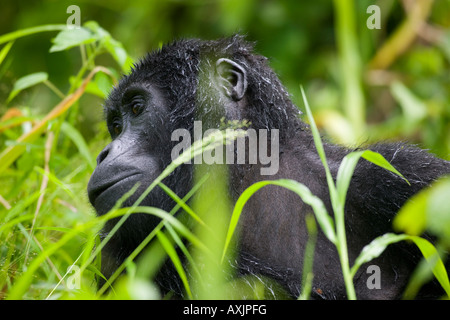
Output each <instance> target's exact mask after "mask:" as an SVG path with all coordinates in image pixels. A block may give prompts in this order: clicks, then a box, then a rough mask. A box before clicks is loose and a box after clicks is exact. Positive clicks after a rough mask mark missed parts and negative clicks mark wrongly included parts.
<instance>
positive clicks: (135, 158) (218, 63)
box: [88, 35, 450, 299]
mask: <svg viewBox="0 0 450 320" xmlns="http://www.w3.org/2000/svg"><path fill="white" fill-rule="evenodd" d="M253 47H254V44H253V43H250V42H248V41H246V40H245V39H244V37H243V36H241V35H234V36H232V37H227V38H223V39H219V40H214V41H203V40H199V39H182V40H177V41H175V42H173V43H171V44H168V45H165V46H162V47H161V48H160V49H158V50H156V51H154V52H152V53H150V54H148V55H147V56H146V57H145V58H143V59H142V60H141V61H140V62H138V63H137V64H136V65H135V66H134V68H133V70H132V72H131V73H130V74H129V75H127V76H124V77H123V78H122V79H121V80H120V82H119V83H118V84H117V86H115V87H114V88H113V90H112V92H111V93H110V95H109V97H108V99H107V100H106V102H105V104H104V112H105V117H106V122H107V127H108V130H109V133H110V135H111V138H112V142H111V143H110V144H109V145H107V146H106V147H105V149H104V150H103V151H101V153H100V154H99V156H98V158H97V167H96V169H95V171H94V172H93V174H92V177H91V179H90V181H89V184H88V195H89V199H90V202H91V203H92V205H93V206H94V207H95V210H96V212H97V214H98V215H104V214H105V213H106V212H108V211H109V210H110V209H111V208H112V207H113V206H114V205H115V204H116V202H117V200H118V199H120V198H121V197H122V196H123V195H124V194H125V193H126V192H128V191H129V190H130V189H131V188H132V187H133V186H134V185H135V184H136V183H137V182H139V183H140V184H139V187H138V189H137V190H136V192H135V193H134V194H133V195H132V196H131V197H129V198H128V199H127V200H126V201H125V202H124V203H122V206H123V207H129V206H132V205H133V203H134V202H135V201H136V200H137V199H138V198H139V196H140V195H141V194H142V193H143V192H144V190H145V189H146V188H147V187H148V186H149V185H150V184H151V183H152V181H154V180H155V178H157V177H158V176H159V175H160V174H161V172H162V171H163V170H164V169H165V168H166V167H167V166H168V165H169V164H170V163H171V162H172V160H173V159H172V157H171V153H172V150H173V148H174V147H176V145H177V144H178V143H179V141H172V140H173V139H172V133H173V132H174V131H175V130H178V129H183V130H185V131H186V132H188V133H190V134H191V137H192V136H193V135H194V131H195V128H194V124H195V123H196V121H201V124H202V127H203V128H202V130H203V131H205V130H206V129H211V128H212V129H217V128H220V127H221V125H223V120H224V119H225V121H233V120H239V121H243V120H247V121H248V123H247V124H248V130H250V129H252V130H254V132H256V134H257V135H258V137H259V136H260V132H261V131H260V130H263V131H265V132H268V133H272V132H275V130H276V132H277V139H278V141H276V143H277V145H278V149H277V150H276V151H272V152H276V154H272V155H271V156H276V157H277V159H278V167H277V170H276V172H275V173H274V174H271V175H264V174H262V171H261V169H262V168H264V167H267V165H266V164H265V163H263V162H262V161H261V160H257V161H256V162H251V161H250V160H249V158H250V155H248V156H247V157H246V158H245V161H244V163H236V164H227V165H226V166H227V170H228V189H229V197H230V199H232V201H234V202H235V201H236V200H237V198H238V197H239V195H240V194H241V193H242V192H243V191H244V190H245V189H247V188H248V187H249V186H251V185H252V184H254V183H255V182H257V181H261V180H267V179H280V178H286V179H293V180H296V181H298V182H300V183H302V184H304V185H306V186H307V187H308V188H309V189H310V190H311V192H312V193H313V194H314V195H316V196H318V197H320V198H321V199H322V201H323V202H324V204H325V206H326V208H327V210H328V212H329V213H331V212H332V208H331V202H330V196H329V191H328V186H327V182H326V176H325V170H324V167H323V165H322V163H321V161H320V158H319V156H318V154H317V150H316V148H315V145H314V142H313V137H312V134H311V131H310V129H309V126H308V125H306V124H305V123H304V122H303V121H302V120H301V118H300V114H301V113H300V111H299V109H298V108H297V107H296V106H295V105H294V104H293V102H292V101H291V99H290V96H289V94H288V92H287V91H286V89H285V88H284V87H283V85H282V84H281V82H280V80H279V79H278V77H277V75H276V74H275V72H274V71H273V70H272V69H271V68H270V67H269V66H268V63H267V58H265V57H263V56H261V55H258V54H256V53H254V48H253ZM271 143H272V144H273V141H272V142H270V141H269V142H268V144H269V145H270V144H271ZM324 148H325V153H326V156H327V161H328V163H329V167H330V170H331V173H332V175H333V177H334V178H336V174H337V170H338V168H339V165H340V163H341V161H342V159H343V158H344V157H345V155H346V154H348V153H349V152H351V151H354V150H352V149H348V148H345V147H343V146H339V145H335V144H332V143H327V142H326V143H324ZM368 149H370V150H373V151H375V152H378V153H380V154H382V155H383V156H384V157H385V158H386V160H388V161H389V162H390V163H391V164H392V165H393V166H394V167H395V168H396V169H397V170H398V171H400V172H401V173H402V174H403V176H404V177H405V178H406V179H407V180H408V181H409V184H408V183H407V182H405V180H404V179H403V178H401V177H399V176H397V175H395V174H393V173H391V172H389V171H387V170H385V169H382V168H380V167H378V166H376V165H374V164H372V163H370V162H368V161H366V160H360V161H359V163H358V165H357V166H356V169H355V171H354V174H353V177H352V180H351V183H350V186H349V189H348V194H347V200H346V205H345V219H346V222H345V224H346V230H347V231H348V236H347V238H348V251H349V259H350V263H351V264H352V263H353V261H354V260H355V259H356V257H357V256H358V254H359V253H360V251H361V249H362V248H363V247H364V246H365V245H367V244H368V243H370V242H371V240H373V239H374V238H375V237H377V236H380V235H382V234H384V233H386V232H391V230H392V219H393V217H394V216H395V214H396V212H397V211H398V209H399V208H400V207H401V206H402V205H403V204H404V203H405V201H406V200H407V199H408V198H410V197H411V196H412V195H414V194H416V193H417V192H418V191H419V190H421V189H423V188H424V187H426V186H428V185H429V184H430V183H432V182H433V181H435V180H436V179H438V178H439V177H440V176H442V175H444V174H447V173H450V162H448V161H445V160H442V159H439V158H437V157H435V156H433V155H431V154H430V153H428V152H427V151H424V150H422V149H420V148H418V147H415V146H411V145H408V144H405V143H378V144H375V145H372V146H369V147H368ZM247 150H248V149H247ZM272 150H273V149H272ZM194 168H195V164H189V163H186V164H183V165H181V166H179V167H178V168H177V169H176V170H175V171H174V172H172V174H170V175H169V176H167V177H166V178H165V179H164V180H163V182H164V184H165V185H166V186H168V187H169V188H170V189H172V190H173V191H174V192H175V193H176V194H177V195H178V196H179V197H181V198H182V197H184V196H185V195H186V194H187V193H188V192H189V191H190V190H191V189H192V187H193V183H194V178H193V177H194V175H193V172H194ZM174 204H175V203H174V202H173V200H172V199H171V198H170V197H169V196H168V195H167V194H166V192H164V191H163V190H162V189H161V188H159V187H157V188H155V189H153V190H152V191H151V192H150V193H149V194H148V195H147V196H146V197H145V199H144V200H143V201H142V203H141V205H144V206H153V207H157V208H161V209H163V210H166V211H170V210H171V209H172V208H173V206H174ZM309 212H311V208H310V207H309V206H308V205H306V204H305V203H303V202H302V200H301V199H300V198H299V197H298V196H297V195H296V194H294V193H293V192H291V191H289V190H287V189H284V188H282V187H278V186H273V185H272V186H267V187H265V188H262V189H261V190H260V191H258V192H257V193H255V194H254V195H253V196H252V197H251V198H250V200H249V201H248V202H247V203H246V205H245V207H244V211H243V213H242V215H241V217H240V221H239V228H240V229H239V230H240V233H239V239H238V244H237V247H238V257H237V258H236V260H237V261H238V263H237V264H236V265H235V268H236V269H237V273H238V274H254V275H261V276H264V277H267V278H270V279H273V280H275V282H276V283H278V284H279V285H280V286H281V287H283V288H284V289H285V290H286V291H287V292H288V293H289V295H291V296H292V297H297V296H298V295H299V293H300V292H301V288H302V283H301V282H302V281H301V279H302V266H303V260H304V251H305V246H306V243H307V241H308V231H307V228H306V225H305V215H306V214H307V213H309ZM159 222H160V219H159V218H157V217H154V216H152V215H148V214H142V213H137V214H132V215H130V216H129V217H128V219H127V220H126V222H125V223H124V224H123V225H122V226H121V227H120V228H119V230H118V231H117V232H116V233H115V234H114V235H113V236H112V237H111V238H110V240H109V241H108V243H107V244H106V245H105V247H104V248H103V249H102V256H101V267H102V273H103V275H105V277H109V276H110V275H111V274H112V273H113V272H114V271H115V270H116V269H117V267H118V266H119V265H120V264H121V263H122V262H123V261H124V260H125V259H126V257H127V256H128V255H129V254H130V253H131V252H132V251H133V250H134V249H135V248H136V247H137V246H138V245H139V244H140V243H141V242H142V240H143V239H144V238H145V237H146V236H147V235H148V234H149V233H150V232H151V231H152V230H153V229H154V228H155V226H156V225H157V224H158V223H159ZM116 223H117V219H112V220H109V221H108V222H107V223H106V224H105V226H104V229H103V230H102V232H101V237H103V238H104V237H106V236H107V235H108V233H109V232H110V231H111V229H112V228H113V227H114V225H115V224H116ZM419 259H420V253H419V254H418V250H417V249H416V248H415V247H414V246H413V245H411V244H407V243H402V244H395V245H391V246H389V247H388V248H387V250H386V251H385V252H384V253H383V254H382V255H381V256H380V257H379V258H377V259H375V260H374V261H372V262H371V263H370V264H375V265H377V266H378V267H380V269H381V288H382V289H381V290H373V289H369V288H368V287H367V285H366V282H367V278H368V275H367V274H366V272H365V268H364V266H363V267H362V268H360V270H359V271H358V273H357V274H356V275H355V277H354V284H355V290H356V295H357V297H358V298H359V299H397V298H401V296H402V292H403V290H404V288H405V286H406V284H407V283H408V279H409V277H410V276H411V273H412V272H413V270H414V269H415V267H416V265H417V263H418V261H419ZM169 265H170V263H166V265H165V266H164V267H163V269H165V268H166V269H170V266H169ZM447 269H448V268H447ZM313 273H314V280H313V285H312V288H313V289H312V296H311V298H313V299H345V298H346V290H345V286H344V282H343V277H342V272H341V267H340V262H339V257H338V254H337V251H336V248H335V246H334V245H333V244H332V243H331V242H330V241H329V240H328V239H327V238H326V237H325V235H324V234H323V233H322V232H321V231H319V232H318V235H317V242H316V247H315V253H314V262H313ZM174 274H176V273H174V272H170V271H167V270H166V271H164V270H161V271H160V275H159V276H158V278H157V282H158V283H159V284H160V286H161V289H162V290H166V291H167V290H169V291H170V290H174V291H177V289H176V288H178V287H181V286H179V285H178V286H177V285H173V284H168V283H171V282H175V283H179V280H178V279H177V276H176V275H174ZM168 277H169V278H173V279H169V280H167V279H162V280H161V278H168ZM158 279H160V280H158ZM425 289H426V290H425ZM425 289H424V290H423V291H422V292H421V293H420V295H419V297H420V298H434V297H440V296H441V295H442V293H443V291H442V289H441V288H440V286H439V285H436V284H434V283H431V284H429V285H427V286H426V287H425ZM175 293H176V294H180V295H182V294H183V293H182V292H175Z"/></svg>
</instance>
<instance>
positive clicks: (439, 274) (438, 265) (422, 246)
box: [408, 236, 450, 298]
mask: <svg viewBox="0 0 450 320" xmlns="http://www.w3.org/2000/svg"><path fill="white" fill-rule="evenodd" d="M408 239H410V240H412V241H414V243H415V244H416V246H417V247H418V248H419V250H420V252H422V255H423V256H424V257H425V259H426V260H427V262H429V263H430V266H431V267H432V270H433V274H434V276H435V277H436V279H437V280H438V281H439V283H440V285H441V286H442V288H443V289H444V290H445V293H446V294H447V296H448V298H450V282H449V279H448V274H447V270H446V269H445V265H444V263H443V262H442V260H441V258H440V257H439V254H438V252H437V250H436V248H435V247H434V246H433V245H432V244H431V243H430V242H429V241H428V240H425V239H423V238H421V237H416V236H408Z"/></svg>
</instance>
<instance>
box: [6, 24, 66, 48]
mask: <svg viewBox="0 0 450 320" xmlns="http://www.w3.org/2000/svg"><path fill="white" fill-rule="evenodd" d="M65 29H67V25H65V24H48V25H43V26H37V27H32V28H27V29H21V30H17V31H14V32H10V33H7V34H4V35H2V36H0V44H2V43H5V42H8V41H12V40H15V39H17V38H21V37H25V36H28V35H32V34H35V33H39V32H47V31H58V30H65Z"/></svg>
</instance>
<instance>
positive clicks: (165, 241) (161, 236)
mask: <svg viewBox="0 0 450 320" xmlns="http://www.w3.org/2000/svg"><path fill="white" fill-rule="evenodd" d="M156 236H157V237H158V240H159V241H160V242H161V245H162V246H163V248H164V250H165V251H166V252H167V254H168V255H169V257H170V259H171V260H172V263H173V265H174V266H175V269H176V270H177V272H178V275H179V276H180V278H181V281H182V282H183V284H184V287H185V289H186V293H187V295H188V296H189V298H190V299H192V293H191V288H190V287H189V283H188V280H187V276H186V272H185V271H184V269H183V264H182V263H181V261H180V258H179V257H178V254H177V252H176V250H175V248H174V247H173V245H172V243H171V241H170V240H169V239H168V238H167V237H166V236H165V235H164V233H163V232H158V233H157V235H156Z"/></svg>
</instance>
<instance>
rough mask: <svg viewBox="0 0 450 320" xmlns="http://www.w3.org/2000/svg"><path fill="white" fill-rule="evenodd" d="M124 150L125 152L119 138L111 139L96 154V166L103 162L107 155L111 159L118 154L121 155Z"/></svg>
mask: <svg viewBox="0 0 450 320" xmlns="http://www.w3.org/2000/svg"><path fill="white" fill-rule="evenodd" d="M124 152H126V148H125V147H124V145H123V143H122V141H121V140H114V141H112V142H111V143H110V144H108V145H107V146H106V147H105V148H104V149H103V150H102V151H101V152H100V154H99V155H98V157H97V166H98V165H100V164H101V163H102V162H104V161H105V159H106V158H108V157H109V158H110V160H111V159H114V158H116V157H118V156H121V155H122V154H123V153H124Z"/></svg>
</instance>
